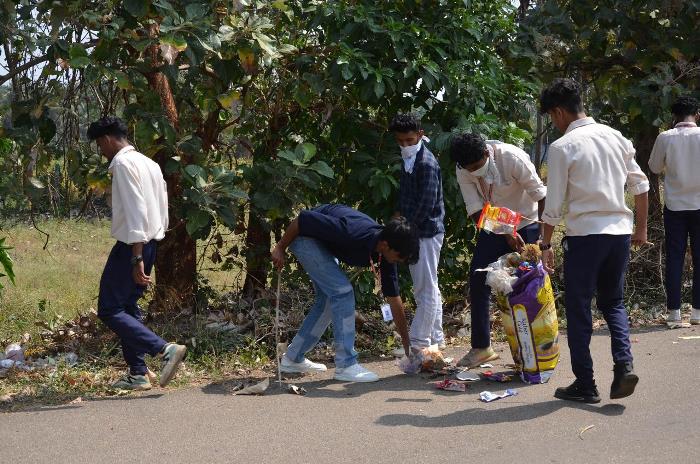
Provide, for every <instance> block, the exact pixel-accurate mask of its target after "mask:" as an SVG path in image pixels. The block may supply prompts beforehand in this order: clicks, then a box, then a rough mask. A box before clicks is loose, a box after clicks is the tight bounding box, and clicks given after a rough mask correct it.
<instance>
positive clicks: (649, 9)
mask: <svg viewBox="0 0 700 464" xmlns="http://www.w3.org/2000/svg"><path fill="white" fill-rule="evenodd" d="M699 20H700V3H698V2H694V1H690V2H683V1H670V2H669V1H660V0H656V1H641V0H635V1H622V0H606V1H600V2H599V1H592V0H590V1H589V0H586V1H581V0H576V1H573V0H572V1H563V2H562V1H553V0H548V1H545V2H541V4H540V6H539V7H538V8H536V9H534V10H531V11H530V13H529V14H528V17H527V20H526V21H524V23H523V25H522V28H521V31H520V38H519V40H518V41H517V42H518V44H519V45H518V46H519V53H518V54H517V55H516V57H517V59H516V60H513V61H512V64H515V65H516V72H521V73H528V74H529V75H530V76H532V77H533V78H539V79H542V80H549V79H550V78H551V77H555V76H562V75H564V76H572V77H575V78H577V79H578V80H579V81H581V82H582V83H583V84H584V86H585V87H586V90H587V93H586V97H587V102H588V106H589V108H590V109H591V110H592V112H594V113H595V114H596V115H600V116H601V117H603V118H605V119H607V120H608V121H609V122H611V123H612V124H614V125H615V127H617V128H620V129H623V130H624V131H625V132H627V133H628V134H629V135H632V136H639V135H640V134H642V133H643V132H644V131H646V130H648V128H649V127H659V126H663V125H664V123H665V122H667V121H669V118H668V116H669V114H668V109H669V107H670V105H671V104H672V103H673V100H674V99H675V98H676V97H677V96H678V95H679V94H683V93H688V92H689V91H690V92H696V91H697V87H698V85H697V83H698V79H697V78H698V76H699V75H700V74H699V73H700V38H698V35H697V33H696V28H697V24H698V21H699Z"/></svg>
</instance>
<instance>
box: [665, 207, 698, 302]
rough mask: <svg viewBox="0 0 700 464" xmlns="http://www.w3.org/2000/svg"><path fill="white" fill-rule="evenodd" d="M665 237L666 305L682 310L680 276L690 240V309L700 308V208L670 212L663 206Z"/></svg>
mask: <svg viewBox="0 0 700 464" xmlns="http://www.w3.org/2000/svg"><path fill="white" fill-rule="evenodd" d="M664 231H665V237H666V272H665V274H666V276H665V281H666V282H665V283H666V306H668V309H681V277H682V275H683V264H684V262H685V251H686V249H687V247H688V237H690V252H691V254H692V257H693V308H700V209H696V210H688V211H671V210H669V209H668V208H665V207H664Z"/></svg>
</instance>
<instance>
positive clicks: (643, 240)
mask: <svg viewBox="0 0 700 464" xmlns="http://www.w3.org/2000/svg"><path fill="white" fill-rule="evenodd" d="M631 238H632V246H633V247H643V246H646V245H651V246H654V244H653V243H651V242H649V241H648V240H647V230H646V228H644V229H639V228H638V229H637V230H635V231H634V233H633V234H632V237H631Z"/></svg>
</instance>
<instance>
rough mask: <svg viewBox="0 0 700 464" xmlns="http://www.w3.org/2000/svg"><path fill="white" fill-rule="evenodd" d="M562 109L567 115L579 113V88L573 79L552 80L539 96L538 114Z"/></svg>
mask: <svg viewBox="0 0 700 464" xmlns="http://www.w3.org/2000/svg"><path fill="white" fill-rule="evenodd" d="M554 108H562V109H564V110H566V111H568V112H569V113H574V114H576V113H581V112H582V111H583V103H582V101H581V88H580V87H579V85H578V84H577V83H576V81H574V80H573V79H563V78H558V79H554V80H553V81H552V82H551V83H550V84H549V85H548V86H547V87H545V88H544V90H542V94H540V113H541V114H545V113H547V112H548V111H550V110H553V109H554Z"/></svg>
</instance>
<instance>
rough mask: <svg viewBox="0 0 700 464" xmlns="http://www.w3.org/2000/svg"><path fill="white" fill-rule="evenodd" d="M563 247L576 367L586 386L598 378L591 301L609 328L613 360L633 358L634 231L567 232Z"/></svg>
mask: <svg viewBox="0 0 700 464" xmlns="http://www.w3.org/2000/svg"><path fill="white" fill-rule="evenodd" d="M562 247H563V248H564V288H565V292H564V301H565V302H566V319H567V329H566V331H567V335H568V341H569V351H570V352H571V368H572V370H573V371H574V375H575V376H576V378H577V379H578V380H579V381H580V382H581V383H583V384H584V385H585V386H591V385H592V384H593V383H594V381H593V359H592V358H591V350H590V347H589V345H590V344H591V335H592V334H593V322H592V316H591V300H592V299H593V295H594V293H595V294H596V302H597V306H598V310H599V311H600V312H601V313H603V317H604V318H605V322H607V324H608V329H609V330H610V342H611V349H612V358H613V362H614V363H616V364H617V363H621V362H632V345H631V344H630V327H629V321H628V318H627V311H626V310H625V305H624V301H623V298H624V290H625V273H626V272H627V263H628V262H629V257H630V236H629V235H606V234H598V235H584V236H576V237H566V238H565V239H564V241H563V242H562Z"/></svg>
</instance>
